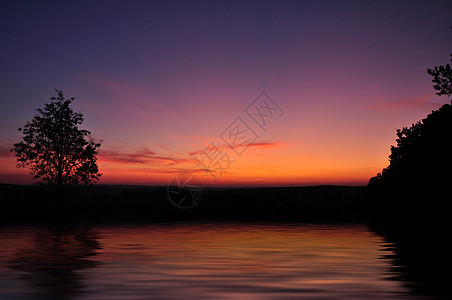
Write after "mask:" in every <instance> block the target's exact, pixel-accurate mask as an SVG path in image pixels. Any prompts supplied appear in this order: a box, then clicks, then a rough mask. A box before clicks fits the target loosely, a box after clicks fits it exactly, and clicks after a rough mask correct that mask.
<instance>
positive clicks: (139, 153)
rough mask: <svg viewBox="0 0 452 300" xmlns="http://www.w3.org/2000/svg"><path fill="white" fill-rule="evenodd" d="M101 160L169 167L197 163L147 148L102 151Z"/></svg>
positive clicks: (100, 153)
mask: <svg viewBox="0 0 452 300" xmlns="http://www.w3.org/2000/svg"><path fill="white" fill-rule="evenodd" d="M99 160H101V161H108V162H115V163H122V164H145V163H160V164H164V165H168V166H171V165H174V164H181V163H193V162H195V160H192V159H185V158H176V157H170V156H159V155H157V153H156V152H154V151H152V150H149V149H147V148H143V149H139V150H134V151H118V150H108V149H107V150H101V151H100V152H99Z"/></svg>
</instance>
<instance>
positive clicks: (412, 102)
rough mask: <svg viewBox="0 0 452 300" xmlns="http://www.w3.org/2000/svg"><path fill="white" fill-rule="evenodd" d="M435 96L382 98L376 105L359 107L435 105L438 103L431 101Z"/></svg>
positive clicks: (383, 107) (392, 108)
mask: <svg viewBox="0 0 452 300" xmlns="http://www.w3.org/2000/svg"><path fill="white" fill-rule="evenodd" d="M434 98H435V95H434V94H427V95H421V96H417V97H411V98H406V99H403V100H384V101H382V102H380V103H379V104H376V105H370V106H364V107H361V109H379V110H402V109H410V108H418V107H427V106H436V105H438V103H433V102H431V100H432V99H434Z"/></svg>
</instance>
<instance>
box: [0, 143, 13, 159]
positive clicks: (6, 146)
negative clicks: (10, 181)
mask: <svg viewBox="0 0 452 300" xmlns="http://www.w3.org/2000/svg"><path fill="white" fill-rule="evenodd" d="M13 145H14V143H13V142H8V141H0V157H13V156H14V153H13V152H11V148H12V147H13Z"/></svg>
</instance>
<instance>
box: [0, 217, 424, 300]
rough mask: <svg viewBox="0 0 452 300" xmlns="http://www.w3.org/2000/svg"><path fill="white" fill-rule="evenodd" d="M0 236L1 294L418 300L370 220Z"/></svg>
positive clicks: (47, 229) (37, 230)
mask: <svg viewBox="0 0 452 300" xmlns="http://www.w3.org/2000/svg"><path fill="white" fill-rule="evenodd" d="M0 243H1V245H2V247H1V249H0V298H1V299H109V300H111V299H417V296H416V293H415V289H414V288H412V286H413V283H412V282H410V281H409V280H406V281H404V279H403V278H405V277H406V276H404V275H406V274H404V273H403V272H405V271H404V268H403V266H399V265H398V259H395V257H396V254H395V253H394V244H393V243H391V242H388V241H387V239H385V238H384V237H383V236H381V235H379V234H377V233H375V232H374V231H372V230H370V228H369V227H368V226H366V225H361V224H328V225H319V224H292V223H260V224H250V223H240V222H198V223H196V222H192V223H171V224H163V223H159V224H133V225H130V224H129V225H108V226H107V225H92V226H75V225H71V226H68V225H66V226H10V225H8V226H2V227H0ZM424 298H425V297H423V298H422V299H424ZM419 299H420V298H419Z"/></svg>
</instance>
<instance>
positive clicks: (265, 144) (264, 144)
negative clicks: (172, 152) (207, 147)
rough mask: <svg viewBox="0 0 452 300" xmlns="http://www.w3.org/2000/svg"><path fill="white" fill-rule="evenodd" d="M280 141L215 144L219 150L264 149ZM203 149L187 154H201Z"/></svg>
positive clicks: (277, 144) (276, 145) (276, 144)
mask: <svg viewBox="0 0 452 300" xmlns="http://www.w3.org/2000/svg"><path fill="white" fill-rule="evenodd" d="M280 145H281V143H279V142H256V143H252V144H249V145H248V144H243V145H236V146H232V147H230V146H227V145H222V146H216V147H217V148H218V149H220V150H224V149H231V148H233V149H238V148H246V147H248V148H260V149H266V148H271V147H278V146H280ZM203 151H204V149H201V150H197V151H192V152H189V153H188V154H189V155H191V156H193V155H198V154H201V153H202V152H203Z"/></svg>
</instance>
